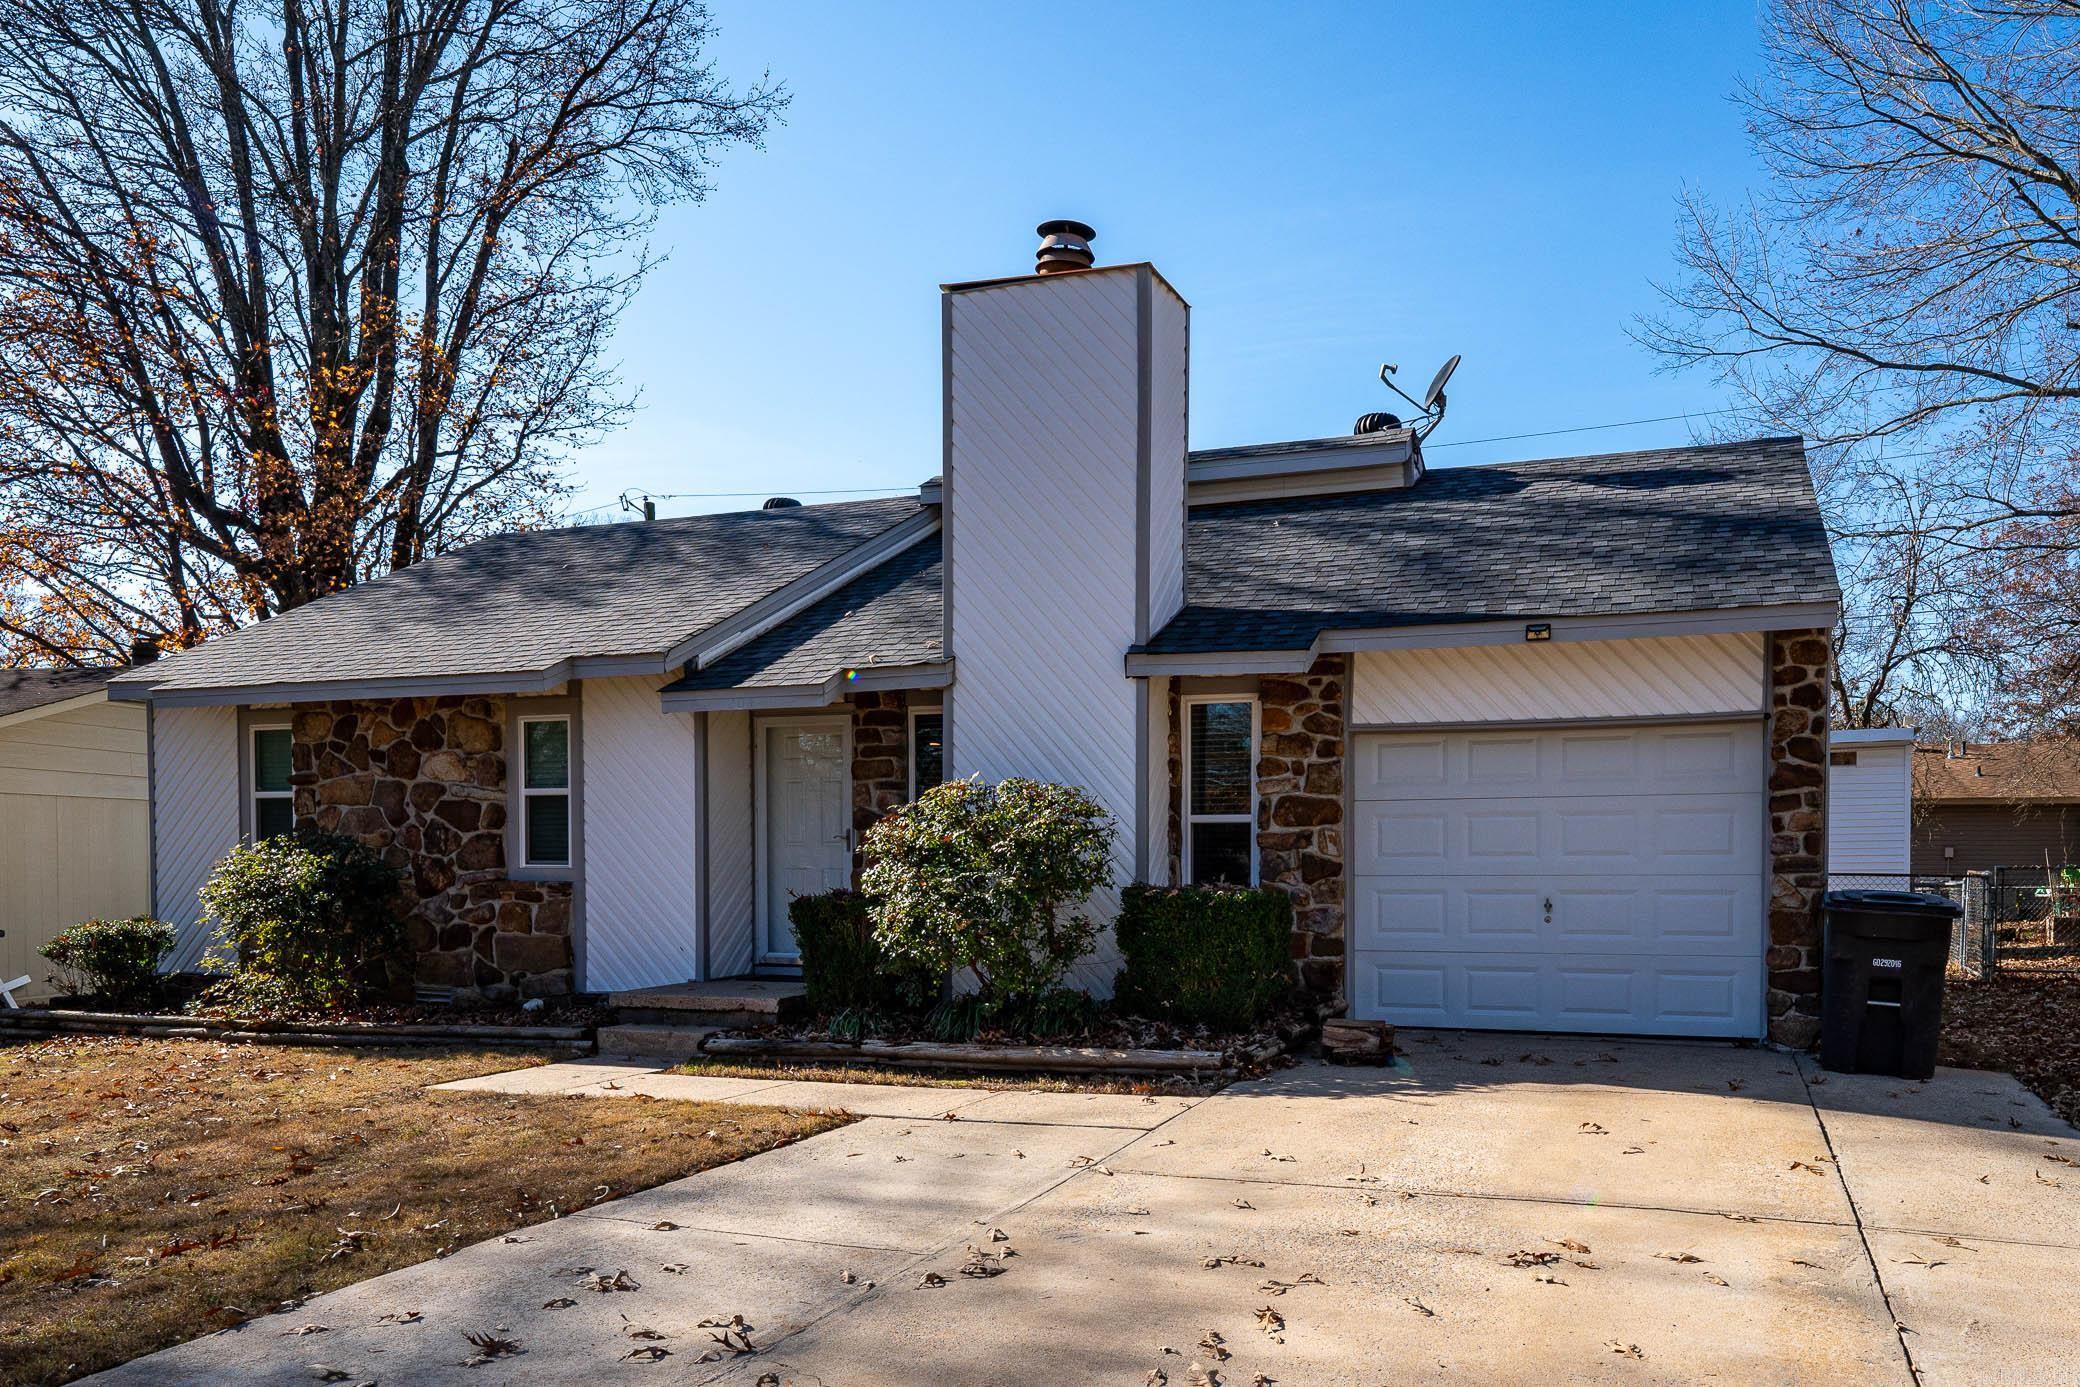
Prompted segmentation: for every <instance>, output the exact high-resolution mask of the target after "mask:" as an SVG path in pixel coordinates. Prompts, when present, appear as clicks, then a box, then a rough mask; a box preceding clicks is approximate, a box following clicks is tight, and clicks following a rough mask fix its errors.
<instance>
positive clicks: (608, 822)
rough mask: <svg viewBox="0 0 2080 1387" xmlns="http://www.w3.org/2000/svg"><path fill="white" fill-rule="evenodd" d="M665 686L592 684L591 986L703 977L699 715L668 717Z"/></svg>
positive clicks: (588, 794)
mask: <svg viewBox="0 0 2080 1387" xmlns="http://www.w3.org/2000/svg"><path fill="white" fill-rule="evenodd" d="M662 682H663V681H662V680H660V679H658V678H656V677H654V676H645V677H640V678H628V679H588V680H586V681H585V684H584V716H583V719H582V721H583V724H584V726H583V729H582V731H581V734H580V735H581V736H582V737H583V739H584V746H583V748H582V750H583V753H584V754H583V755H582V756H581V757H580V758H579V772H578V773H579V778H580V779H581V781H582V782H583V788H582V793H581V794H580V796H579V798H580V800H581V801H582V803H583V804H584V807H585V808H584V812H585V825H584V828H585V834H584V841H585V888H584V920H585V927H584V944H585V948H584V955H583V957H584V961H585V977H584V982H583V987H584V990H586V991H591V992H607V991H618V990H624V989H630V988H637V987H656V986H661V985H664V984H668V983H679V982H687V981H690V980H692V979H694V978H697V977H699V976H700V875H701V863H700V853H701V824H700V773H701V741H700V715H698V714H692V713H659V712H658V705H657V690H658V687H659V685H660V684H661V683H662ZM740 812H741V811H740Z"/></svg>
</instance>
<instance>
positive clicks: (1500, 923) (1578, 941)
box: [1351, 872, 1762, 958]
mask: <svg viewBox="0 0 2080 1387" xmlns="http://www.w3.org/2000/svg"><path fill="white" fill-rule="evenodd" d="M1547 901H1551V902H1552V903H1553V910H1552V919H1551V920H1547V919H1546V918H1545V902H1547ZM1761 916H1762V881H1761V878H1760V877H1759V876H1758V875H1755V874H1751V873H1747V872H1740V873H1732V872H1728V873H1719V874H1713V875H1708V876H1705V875H1699V876H1690V875H1669V874H1664V875H1653V876H1628V877H1613V878H1610V879H1606V880H1595V881H1583V880H1581V879H1579V878H1576V879H1564V880H1563V881H1556V882H1555V883H1552V884H1545V883H1539V882H1535V881H1531V880H1528V879H1517V880H1508V881H1496V880H1489V879H1484V878H1482V877H1480V876H1478V875H1474V876H1445V875H1426V876H1383V877H1359V878H1357V879H1356V880H1355V881H1354V882H1353V891H1352V937H1351V946H1352V947H1353V948H1355V949H1361V950H1362V949H1425V950H1440V951H1444V952H1451V953H1484V952H1499V951H1525V950H1529V951H1543V952H1555V953H1559V952H1567V951H1575V950H1580V951H1588V952H1618V951H1631V952H1639V953H1646V954H1654V955H1659V956H1664V957H1677V956H1685V955H1699V954H1714V953H1729V952H1735V951H1738V950H1742V949H1745V948H1747V946H1748V944H1749V943H1750V942H1751V941H1753V942H1754V943H1755V946H1756V948H1755V953H1756V957H1757V958H1760V956H1761V953H1762V949H1761V942H1760V935H1759V926H1758V922H1759V921H1760V919H1761Z"/></svg>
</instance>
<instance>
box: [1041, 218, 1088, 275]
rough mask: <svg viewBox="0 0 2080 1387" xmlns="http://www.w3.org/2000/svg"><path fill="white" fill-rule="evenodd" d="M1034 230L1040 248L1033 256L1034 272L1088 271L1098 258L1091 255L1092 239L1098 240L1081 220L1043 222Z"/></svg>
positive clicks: (1056, 273)
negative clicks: (1037, 234)
mask: <svg viewBox="0 0 2080 1387" xmlns="http://www.w3.org/2000/svg"><path fill="white" fill-rule="evenodd" d="M1037 229H1038V230H1039V232H1040V249H1039V251H1038V252H1036V253H1035V255H1034V257H1033V259H1034V265H1033V271H1034V273H1035V274H1043V275H1058V274H1062V273H1064V272H1066V271H1069V270H1087V269H1089V268H1090V267H1091V265H1092V264H1093V263H1094V262H1095V261H1096V260H1097V257H1096V256H1095V255H1093V254H1091V242H1092V241H1095V240H1096V239H1098V233H1097V232H1095V231H1093V230H1091V229H1090V228H1089V227H1088V226H1085V225H1084V224H1083V223H1082V222H1072V221H1051V222H1042V223H1040V225H1039V227H1038V228H1037Z"/></svg>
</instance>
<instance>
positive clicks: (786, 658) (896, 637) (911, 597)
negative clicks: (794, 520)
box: [665, 535, 944, 693]
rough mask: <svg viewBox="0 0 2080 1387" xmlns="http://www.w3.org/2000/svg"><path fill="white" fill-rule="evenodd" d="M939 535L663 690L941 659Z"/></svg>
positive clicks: (789, 679) (798, 680) (809, 679)
mask: <svg viewBox="0 0 2080 1387" xmlns="http://www.w3.org/2000/svg"><path fill="white" fill-rule="evenodd" d="M941 572H942V569H941V567H940V563H939V537H938V536H937V535H933V536H932V537H931V538H930V539H926V540H921V541H919V542H918V543H917V544H914V545H912V546H911V547H910V548H908V549H906V550H904V551H903V552H902V553H900V554H898V555H896V556H895V557H894V558H892V559H890V560H888V562H886V563H884V564H881V565H880V566H878V567H876V568H874V569H872V570H871V571H869V572H867V573H864V574H862V575H861V576H859V577H858V578H855V579H853V580H852V581H851V582H850V583H847V584H846V585H845V586H844V587H842V588H840V589H838V590H837V591H836V592H834V593H832V594H831V595H830V596H828V597H826V598H824V599H823V600H822V601H820V602H816V603H814V604H812V605H810V606H809V607H806V608H804V609H803V610H802V611H800V612H797V613H796V614H795V615H794V616H792V617H789V618H788V619H787V620H786V621H784V622H782V623H781V624H780V625H778V626H776V627H774V628H773V629H772V630H770V631H768V632H766V633H765V634H764V635H763V636H760V637H759V638H758V639H757V640H755V641H752V642H751V643H750V644H748V645H746V646H744V647H743V648H742V649H740V650H736V651H732V652H731V653H730V654H729V655H727V656H725V657H724V658H723V659H721V660H718V661H717V662H716V663H714V664H712V665H710V666H708V667H707V668H706V669H702V670H694V671H692V672H690V673H688V674H687V675H686V676H685V677H684V678H682V679H680V680H679V681H678V682H677V683H674V684H669V685H667V686H666V689H665V691H666V692H668V693H680V692H690V691H694V690H700V689H734V688H770V687H784V686H790V685H801V684H821V683H823V681H825V680H826V679H829V678H830V677H831V676H832V675H834V674H837V673H839V672H840V671H842V670H847V669H864V668H868V667H871V666H875V665H921V664H930V663H934V662H936V661H938V660H940V659H942V658H943V651H942V649H941V646H942V641H943V635H944V619H943V616H942V612H943V608H942V607H941V605H940V602H941V598H940V593H941V587H940V574H941Z"/></svg>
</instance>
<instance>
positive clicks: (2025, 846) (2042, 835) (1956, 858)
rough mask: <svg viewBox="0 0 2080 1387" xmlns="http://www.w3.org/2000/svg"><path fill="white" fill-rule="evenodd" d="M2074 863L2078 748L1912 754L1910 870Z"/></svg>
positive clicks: (1967, 748) (2014, 746) (1977, 747)
mask: <svg viewBox="0 0 2080 1387" xmlns="http://www.w3.org/2000/svg"><path fill="white" fill-rule="evenodd" d="M2047 861H2048V862H2049V863H2050V865H2051V867H2052V868H2053V869H2054V870H2056V869H2057V868H2059V867H2063V866H2066V865H2068V864H2075V863H2080V743H2075V742H2072V741H2067V740H2063V739H2059V738H2039V739H2036V740H2031V741H2013V742H1962V741H1960V742H1946V743H1941V744H1936V745H1928V746H1921V747H1917V748H1915V751H1914V870H1915V871H1916V872H1917V873H1925V874H1934V873H1942V874H1945V875H1955V874H1957V873H1959V872H1979V871H1991V870H1992V869H1993V868H1995V867H2032V868H2036V869H2037V870H2039V871H2041V870H2042V869H2043V867H2044V865H2045V863H2046V862H2047Z"/></svg>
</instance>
